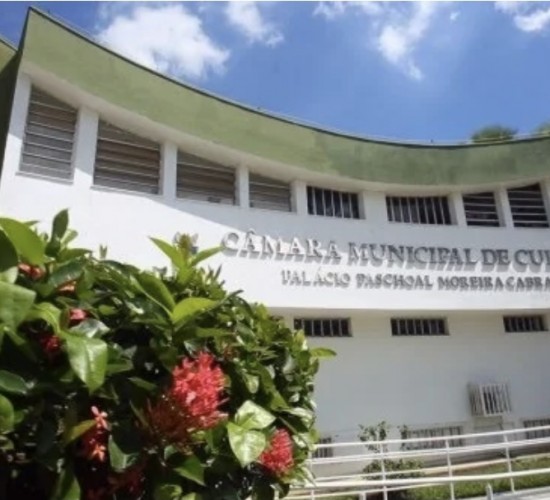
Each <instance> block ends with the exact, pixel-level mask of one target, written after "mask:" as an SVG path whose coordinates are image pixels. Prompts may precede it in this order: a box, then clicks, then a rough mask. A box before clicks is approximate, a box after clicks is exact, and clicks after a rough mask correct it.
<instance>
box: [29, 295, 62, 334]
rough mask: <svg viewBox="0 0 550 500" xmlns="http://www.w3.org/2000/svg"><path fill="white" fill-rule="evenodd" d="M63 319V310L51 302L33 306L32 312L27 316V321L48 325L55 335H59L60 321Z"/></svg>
mask: <svg viewBox="0 0 550 500" xmlns="http://www.w3.org/2000/svg"><path fill="white" fill-rule="evenodd" d="M60 318H61V310H60V309H58V308H57V307H55V306H54V305H53V304H50V303H49V302H41V303H40V304H33V306H32V308H31V310H30V311H29V312H28V313H27V316H25V321H36V320H42V321H45V322H46V323H48V325H50V326H51V327H52V329H53V331H54V332H55V333H59V331H60V329H61V327H60V326H59V319H60Z"/></svg>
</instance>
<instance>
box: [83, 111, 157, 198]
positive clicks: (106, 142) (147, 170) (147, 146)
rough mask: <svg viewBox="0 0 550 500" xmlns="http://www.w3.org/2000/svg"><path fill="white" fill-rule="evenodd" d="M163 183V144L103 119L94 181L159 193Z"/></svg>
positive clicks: (100, 184)
mask: <svg viewBox="0 0 550 500" xmlns="http://www.w3.org/2000/svg"><path fill="white" fill-rule="evenodd" d="M159 183H160V146H159V144H157V143H155V142H153V141H150V140H148V139H144V138H143V137H139V136H137V135H134V134H132V133H130V132H127V131H126V130H122V129H120V128H118V127H115V126H114V125H111V124H110V123H107V122H104V121H100V122H99V128H98V132H97V150H96V159H95V171H94V184H96V185H98V186H108V187H114V188H121V189H128V190H130V191H139V192H142V193H153V194H157V193H158V192H159Z"/></svg>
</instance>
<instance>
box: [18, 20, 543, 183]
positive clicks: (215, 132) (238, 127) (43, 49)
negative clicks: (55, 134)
mask: <svg viewBox="0 0 550 500" xmlns="http://www.w3.org/2000/svg"><path fill="white" fill-rule="evenodd" d="M22 58H23V61H29V62H32V63H33V64H35V65H38V66H40V67H41V68H43V69H44V70H46V71H49V72H50V73H52V74H55V75H56V76H57V77H58V78H61V79H63V80H66V81H68V82H70V83H72V84H74V85H76V86H78V87H80V88H81V89H83V90H84V91H86V92H89V93H91V94H94V95H96V96H99V97H101V98H103V99H105V100H107V101H110V102H111V103H113V104H115V105H118V106H120V107H122V108H125V109H128V110H131V111H134V112H136V113H138V114H140V115H142V116H145V117H147V118H149V119H151V120H153V121H155V122H157V123H160V124H163V125H167V126H169V127H171V128H173V129H176V130H181V131H183V132H185V133H188V134H191V135H194V136H196V137H199V138H202V139H205V140H209V141H213V142H215V143H219V144H222V145H225V146H228V147H230V148H233V149H236V150H240V151H242V152H245V153H251V154H253V155H257V156H259V157H263V158H266V159H270V160H274V161H277V162H281V163H284V164H288V165H292V166H296V167H301V168H304V169H308V170H311V171H314V172H320V173H326V174H333V175H339V176H343V177H348V178H354V179H361V180H365V181H369V182H380V183H392V184H402V185H403V184H405V185H407V184H409V185H425V186H430V185H470V186H471V185H480V184H496V183H507V182H512V181H516V180H521V179H527V178H528V179H533V178H539V177H545V176H549V175H550V138H536V139H527V140H517V141H511V142H506V143H498V144H486V145H471V144H470V145H456V146H426V145H411V144H400V143H390V142H380V141H374V140H369V139H364V138H358V137H352V136H347V135H342V134H338V133H332V132H329V131H326V130H321V129H317V128H315V127H309V126H306V125H302V124H297V123H294V122H292V121H289V120H285V119H281V118H278V117H275V116H271V115H268V114H265V113H261V112H258V111H255V110H253V109H250V108H247V107H245V106H242V105H239V104H236V103H232V102H229V101H227V100H224V99H222V98H220V97H217V96H213V95H210V94H207V93H205V92H202V91H200V90H198V89H195V88H192V87H189V86H187V85H183V84H181V83H179V82H176V81H174V80H171V79H169V78H166V77H164V76H162V75H160V74H158V73H155V72H153V71H150V70H148V69H146V68H144V67H142V66H139V65H137V64H134V63H132V62H130V61H129V60H127V59H125V58H123V57H121V56H119V55H117V54H115V53H113V52H111V51H109V50H107V49H105V48H103V47H101V46H99V45H97V44H95V43H94V42H93V41H91V40H90V39H88V38H86V37H84V36H82V35H81V34H79V33H77V32H75V31H73V30H71V29H70V28H68V27H66V26H64V25H62V24H61V23H59V22H58V21H56V20H53V19H51V18H49V17H48V16H46V15H45V14H43V13H41V12H38V11H35V10H30V12H29V16H28V19H27V30H26V34H25V37H24V48H23V53H22Z"/></svg>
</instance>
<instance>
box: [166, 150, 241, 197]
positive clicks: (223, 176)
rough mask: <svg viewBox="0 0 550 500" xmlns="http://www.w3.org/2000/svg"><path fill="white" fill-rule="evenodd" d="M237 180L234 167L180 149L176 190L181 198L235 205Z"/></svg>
mask: <svg viewBox="0 0 550 500" xmlns="http://www.w3.org/2000/svg"><path fill="white" fill-rule="evenodd" d="M235 182H236V172H235V169H234V168H231V167H226V166H224V165H220V164H218V163H214V162H211V161H208V160H205V159H203V158H198V157H197V156H193V155H190V154H188V153H184V152H182V151H178V167H177V179H176V191H177V196H178V197H179V198H189V199H192V200H201V201H209V202H210V203H225V204H227V205H234V204H235V201H236V200H235Z"/></svg>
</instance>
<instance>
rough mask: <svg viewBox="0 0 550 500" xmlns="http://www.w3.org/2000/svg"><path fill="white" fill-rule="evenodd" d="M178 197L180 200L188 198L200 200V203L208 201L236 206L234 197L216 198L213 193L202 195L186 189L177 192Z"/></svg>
mask: <svg viewBox="0 0 550 500" xmlns="http://www.w3.org/2000/svg"><path fill="white" fill-rule="evenodd" d="M176 196H177V197H178V198H186V199H190V200H198V201H208V202H210V203H222V204H225V205H234V204H235V198H233V197H227V196H221V195H220V196H216V194H213V193H200V192H197V191H186V190H184V189H180V190H178V191H177V193H176Z"/></svg>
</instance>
